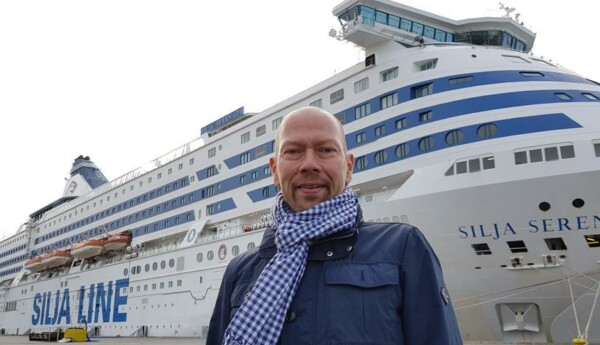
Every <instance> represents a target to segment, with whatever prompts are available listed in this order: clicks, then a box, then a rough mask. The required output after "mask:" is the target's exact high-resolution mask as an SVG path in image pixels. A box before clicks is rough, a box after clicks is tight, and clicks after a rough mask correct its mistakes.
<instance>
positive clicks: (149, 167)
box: [43, 138, 204, 219]
mask: <svg viewBox="0 0 600 345" xmlns="http://www.w3.org/2000/svg"><path fill="white" fill-rule="evenodd" d="M203 145H204V141H203V140H202V139H201V138H198V139H195V140H192V141H190V142H189V143H187V144H184V145H183V146H180V147H178V148H176V149H174V150H172V151H171V152H169V153H167V154H164V155H162V156H160V157H158V158H156V159H154V160H153V161H151V162H149V163H147V164H145V165H143V166H141V167H139V168H137V169H135V170H132V171H130V172H128V173H126V174H124V175H121V176H119V177H117V178H116V179H114V180H112V181H110V182H107V183H105V184H103V185H102V186H100V187H98V188H96V189H94V190H92V191H91V192H89V193H87V194H85V195H82V196H80V197H78V198H76V199H74V200H73V201H71V202H68V203H66V204H63V205H60V206H58V207H56V208H55V209H52V210H50V211H48V212H46V213H45V214H44V217H43V219H50V218H52V217H54V216H57V215H59V214H61V213H63V212H65V211H67V210H69V209H71V208H74V207H77V206H79V205H81V204H83V203H85V202H88V201H90V200H91V199H93V198H95V197H97V196H98V195H101V194H104V193H106V192H109V191H111V190H113V189H115V188H117V187H119V186H122V185H124V184H126V183H128V182H130V181H132V180H134V179H136V178H138V177H140V176H142V175H144V174H146V173H149V172H151V171H153V170H156V169H158V168H160V167H161V166H163V165H165V164H168V163H170V162H172V161H174V160H176V159H179V158H181V157H183V156H185V155H187V154H188V153H190V152H193V151H196V150H197V149H199V148H201V147H202V146H203Z"/></svg>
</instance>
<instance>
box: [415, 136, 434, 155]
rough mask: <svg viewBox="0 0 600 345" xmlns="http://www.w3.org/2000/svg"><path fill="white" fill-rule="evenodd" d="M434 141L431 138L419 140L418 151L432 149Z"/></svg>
mask: <svg viewBox="0 0 600 345" xmlns="http://www.w3.org/2000/svg"><path fill="white" fill-rule="evenodd" d="M433 145H434V141H433V138H432V137H425V138H423V139H421V140H419V150H421V151H423V152H426V151H431V149H433Z"/></svg>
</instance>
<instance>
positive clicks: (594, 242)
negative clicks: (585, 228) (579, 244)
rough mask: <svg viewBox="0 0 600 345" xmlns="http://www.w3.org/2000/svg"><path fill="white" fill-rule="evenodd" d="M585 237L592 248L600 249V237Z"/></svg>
mask: <svg viewBox="0 0 600 345" xmlns="http://www.w3.org/2000/svg"><path fill="white" fill-rule="evenodd" d="M583 237H585V242H586V243H587V245H588V246H589V247H590V248H596V247H600V235H584V236H583Z"/></svg>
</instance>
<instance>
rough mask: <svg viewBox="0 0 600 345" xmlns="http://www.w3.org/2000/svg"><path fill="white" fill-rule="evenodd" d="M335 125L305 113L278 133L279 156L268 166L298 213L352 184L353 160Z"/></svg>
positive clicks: (315, 113) (297, 114)
mask: <svg viewBox="0 0 600 345" xmlns="http://www.w3.org/2000/svg"><path fill="white" fill-rule="evenodd" d="M336 121H337V120H336V119H335V118H334V117H333V116H328V115H326V114H323V113H320V112H318V111H317V110H314V109H303V110H300V111H297V112H294V113H292V114H290V115H288V117H287V118H286V119H285V120H284V121H283V123H282V127H281V128H280V129H279V131H280V132H279V135H278V139H279V141H278V145H277V152H275V157H272V158H271V159H270V161H269V163H270V165H271V171H272V172H273V179H274V182H275V185H276V186H279V187H281V192H282V193H283V197H284V199H285V201H286V202H287V203H288V205H289V206H290V207H291V208H292V210H294V211H296V212H300V211H305V210H307V209H309V208H312V207H313V206H315V205H317V204H319V203H321V202H323V201H326V200H329V199H331V198H333V197H335V196H337V195H339V194H341V193H342V192H343V191H344V188H345V186H346V184H348V183H350V181H351V180H352V167H353V165H354V156H353V155H352V154H346V153H345V151H344V147H345V146H344V142H343V140H344V138H343V133H342V132H341V129H340V128H339V124H338V123H337V122H336Z"/></svg>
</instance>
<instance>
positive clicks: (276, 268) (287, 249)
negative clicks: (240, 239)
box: [223, 187, 358, 345]
mask: <svg viewBox="0 0 600 345" xmlns="http://www.w3.org/2000/svg"><path fill="white" fill-rule="evenodd" d="M357 204H358V199H357V196H356V194H354V192H352V190H351V189H350V188H348V187H346V189H345V190H344V192H343V193H342V194H340V195H338V196H336V197H334V198H332V199H329V200H327V201H325V202H322V203H320V204H318V205H316V206H314V207H313V208H311V209H308V210H306V211H302V212H294V211H292V210H291V209H290V207H289V205H288V204H287V203H286V202H285V201H284V200H283V196H282V194H281V193H279V194H278V195H277V197H276V202H275V205H273V208H272V209H271V222H272V224H271V226H272V227H275V228H277V232H276V234H275V244H276V245H277V254H275V256H274V257H273V258H272V259H271V261H269V263H268V264H267V266H266V267H265V269H264V270H263V271H262V273H261V274H260V276H259V277H258V280H257V281H256V284H255V285H254V288H253V289H252V291H251V292H249V293H248V294H247V295H246V298H245V299H244V302H243V303H242V306H241V307H240V308H239V310H238V311H237V313H236V314H235V316H234V317H233V320H231V323H230V324H229V326H228V327H227V329H226V330H225V340H224V341H223V345H256V344H261V345H271V344H276V343H277V340H278V339H279V335H280V334H281V329H282V328H283V321H284V318H285V314H286V312H287V310H288V308H289V306H290V304H291V303H292V299H293V298H294V294H295V293H296V289H297V288H298V285H299V284H300V279H301V278H302V275H303V274H304V268H305V267H306V260H307V257H308V249H309V247H310V245H311V244H312V243H313V242H314V241H315V240H318V239H320V238H323V237H325V236H328V235H331V234H334V233H336V232H338V231H342V230H345V229H349V228H351V227H352V225H354V223H355V221H356V216H357V213H358V206H357Z"/></svg>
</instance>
